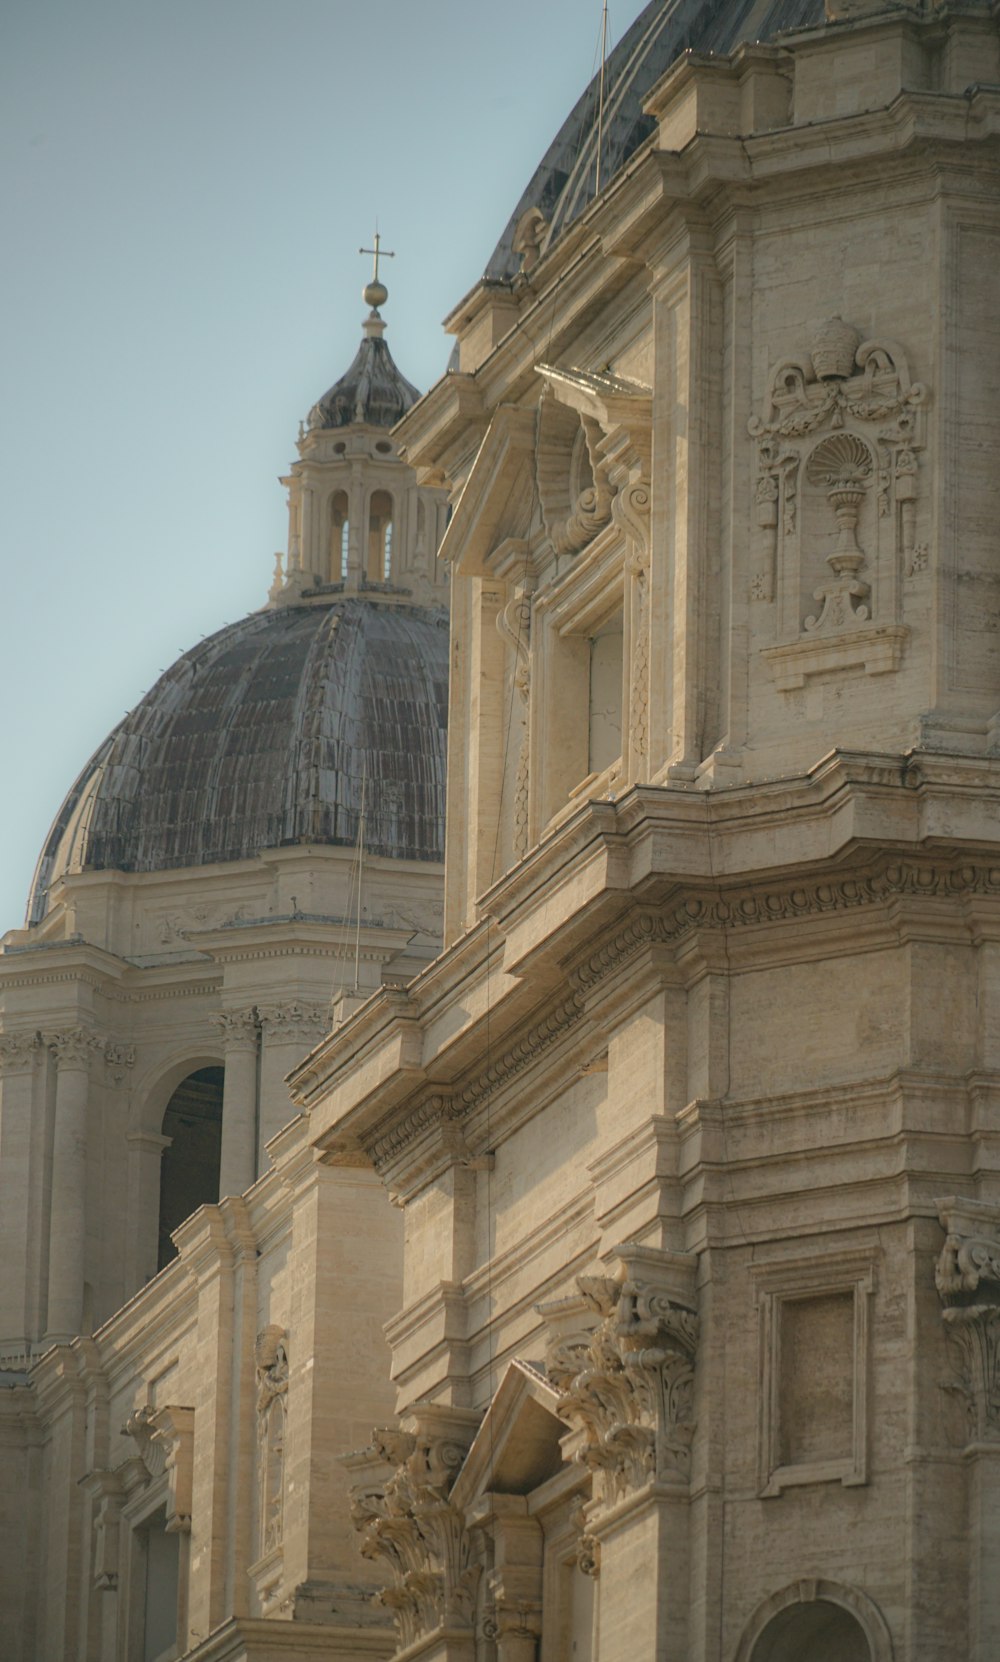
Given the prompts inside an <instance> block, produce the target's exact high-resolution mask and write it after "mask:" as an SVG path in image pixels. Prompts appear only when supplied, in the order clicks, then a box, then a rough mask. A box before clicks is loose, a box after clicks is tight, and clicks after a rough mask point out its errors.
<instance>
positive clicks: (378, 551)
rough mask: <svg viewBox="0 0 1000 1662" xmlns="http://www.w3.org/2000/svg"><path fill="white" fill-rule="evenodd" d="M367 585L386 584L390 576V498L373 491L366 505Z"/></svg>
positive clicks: (384, 492) (382, 492)
mask: <svg viewBox="0 0 1000 1662" xmlns="http://www.w3.org/2000/svg"><path fill="white" fill-rule="evenodd" d="M366 575H367V577H368V581H369V583H388V582H389V580H390V578H391V576H392V497H391V496H390V495H389V492H388V491H373V492H372V497H371V501H370V503H369V504H368V565H367V573H366Z"/></svg>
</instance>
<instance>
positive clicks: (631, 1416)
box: [542, 1244, 698, 1522]
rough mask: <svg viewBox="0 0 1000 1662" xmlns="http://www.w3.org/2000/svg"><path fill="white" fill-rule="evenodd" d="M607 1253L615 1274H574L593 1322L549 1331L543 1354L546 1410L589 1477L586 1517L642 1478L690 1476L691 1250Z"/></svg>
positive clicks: (694, 1335)
mask: <svg viewBox="0 0 1000 1662" xmlns="http://www.w3.org/2000/svg"><path fill="white" fill-rule="evenodd" d="M617 1256H618V1259H619V1268H618V1271H617V1273H616V1274H615V1275H607V1276H579V1277H577V1286H578V1287H579V1290H580V1295H581V1297H582V1299H583V1301H584V1305H585V1306H587V1307H589V1310H590V1311H591V1312H592V1313H593V1314H594V1315H596V1316H597V1318H598V1320H597V1325H596V1326H595V1327H594V1328H593V1329H592V1331H590V1332H589V1333H586V1332H580V1333H578V1334H576V1335H573V1334H567V1333H566V1332H565V1331H563V1332H561V1333H558V1334H557V1335H556V1336H555V1338H554V1342H553V1344H552V1345H551V1346H550V1349H549V1352H548V1355H547V1357H546V1372H547V1374H548V1376H549V1378H550V1379H551V1380H552V1382H553V1384H554V1385H555V1386H556V1387H557V1389H558V1390H559V1393H560V1394H559V1401H558V1404H557V1406H556V1412H557V1414H558V1415H559V1417H560V1419H562V1420H564V1421H565V1422H566V1424H567V1425H568V1426H570V1427H571V1429H572V1430H573V1431H575V1432H577V1433H578V1434H579V1438H580V1441H579V1444H578V1446H577V1448H576V1450H575V1452H574V1456H573V1457H574V1459H576V1460H578V1461H579V1462H580V1463H581V1464H582V1465H584V1466H586V1467H587V1468H588V1469H589V1470H590V1471H591V1472H592V1473H593V1476H594V1484H595V1492H594V1503H593V1507H592V1509H591V1510H590V1511H589V1513H588V1517H589V1519H590V1521H591V1522H593V1521H595V1520H598V1521H599V1519H600V1514H601V1513H602V1512H604V1511H607V1510H608V1509H609V1508H612V1507H616V1506H618V1505H620V1504H621V1503H622V1502H623V1501H626V1500H628V1499H630V1498H631V1497H633V1496H635V1495H637V1494H639V1493H640V1492H641V1491H642V1490H644V1489H645V1488H647V1486H648V1485H650V1484H652V1483H658V1484H668V1485H677V1484H678V1483H680V1484H682V1485H685V1486H686V1484H687V1482H688V1479H689V1477H690V1475H691V1442H692V1438H693V1436H694V1430H695V1420H694V1369H695V1357H696V1353H697V1347H698V1316H697V1312H696V1308H695V1306H696V1294H695V1286H694V1274H695V1259H694V1257H693V1255H689V1254H683V1253H669V1252H661V1251H657V1250H656V1249H653V1248H649V1247H640V1246H636V1245H633V1244H629V1245H626V1246H622V1247H620V1248H619V1249H618V1254H617ZM542 1313H543V1314H544V1313H545V1310H544V1307H543V1312H542Z"/></svg>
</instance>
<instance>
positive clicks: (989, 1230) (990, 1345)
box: [934, 1197, 1000, 1443]
mask: <svg viewBox="0 0 1000 1662" xmlns="http://www.w3.org/2000/svg"><path fill="white" fill-rule="evenodd" d="M939 1217H940V1219H941V1224H942V1226H943V1228H944V1230H945V1232H946V1234H945V1243H944V1246H943V1247H942V1249H941V1254H940V1256H939V1258H938V1261H937V1266H936V1269H935V1274H934V1280H935V1284H936V1286H937V1290H938V1295H939V1297H940V1299H941V1303H942V1305H943V1309H942V1317H943V1319H944V1322H945V1324H946V1327H947V1330H948V1333H949V1336H950V1338H951V1341H952V1348H953V1353H954V1358H955V1367H954V1371H953V1373H952V1376H951V1377H950V1378H949V1379H948V1380H946V1381H945V1387H944V1388H945V1389H946V1390H948V1391H951V1392H954V1394H955V1395H956V1396H957V1397H958V1398H959V1399H960V1401H961V1402H962V1404H963V1406H964V1409H965V1416H966V1431H967V1442H969V1443H997V1442H1000V1206H993V1205H987V1204H983V1203H982V1202H980V1201H971V1200H961V1199H957V1198H954V1197H951V1198H949V1199H948V1200H943V1201H941V1203H940V1207H939Z"/></svg>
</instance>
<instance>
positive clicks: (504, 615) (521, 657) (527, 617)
mask: <svg viewBox="0 0 1000 1662" xmlns="http://www.w3.org/2000/svg"><path fill="white" fill-rule="evenodd" d="M497 628H498V630H499V631H500V634H501V636H502V637H503V639H504V640H505V641H507V643H508V644H509V645H510V646H511V648H512V649H513V653H514V697H515V699H516V701H517V707H518V726H519V732H520V737H519V741H518V748H517V765H516V768H515V772H514V826H513V833H514V834H513V851H514V854H515V855H516V856H517V858H518V859H521V858H522V857H523V856H524V855H525V854H527V852H528V782H529V754H528V751H529V724H528V718H529V712H530V709H531V598H530V596H529V595H527V594H523V593H522V594H517V595H515V596H514V598H513V600H509V601H508V602H507V604H506V606H504V607H502V608H501V610H500V611H499V612H498V613H497Z"/></svg>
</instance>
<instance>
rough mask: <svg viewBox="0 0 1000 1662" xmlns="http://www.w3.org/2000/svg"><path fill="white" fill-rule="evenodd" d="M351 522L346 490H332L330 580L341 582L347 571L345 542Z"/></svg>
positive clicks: (348, 535)
mask: <svg viewBox="0 0 1000 1662" xmlns="http://www.w3.org/2000/svg"><path fill="white" fill-rule="evenodd" d="M350 534H351V522H350V518H349V509H348V503H347V492H346V491H334V493H333V495H332V496H331V498H330V582H331V583H342V582H343V580H344V576H345V573H346V571H347V544H348V541H349V539H350Z"/></svg>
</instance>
